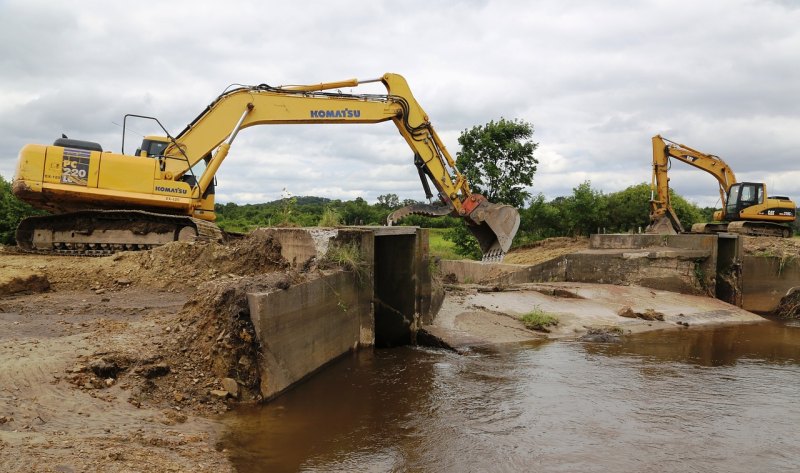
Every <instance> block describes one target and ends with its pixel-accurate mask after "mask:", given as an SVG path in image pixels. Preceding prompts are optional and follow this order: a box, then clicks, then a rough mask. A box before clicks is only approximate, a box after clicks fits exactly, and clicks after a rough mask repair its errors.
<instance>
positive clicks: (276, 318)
mask: <svg viewBox="0 0 800 473" xmlns="http://www.w3.org/2000/svg"><path fill="white" fill-rule="evenodd" d="M365 289H366V288H365V287H364V285H362V284H360V282H359V281H358V277H357V276H356V275H355V273H353V272H343V271H337V272H335V273H333V274H330V275H326V276H322V277H321V278H319V279H315V280H313V281H310V282H307V283H304V284H300V285H297V286H292V287H290V288H288V289H286V290H278V291H274V292H269V293H252V294H248V295H247V299H248V302H249V304H250V314H251V319H252V321H253V326H254V327H255V329H256V336H257V337H258V340H259V342H260V344H261V356H260V366H259V368H260V370H259V372H260V373H261V394H262V395H263V396H264V398H265V399H269V398H271V397H274V396H275V395H277V394H279V393H280V392H282V391H283V390H285V389H286V388H288V387H289V386H291V385H292V384H294V383H295V382H297V381H299V380H301V379H303V378H305V377H306V376H308V375H309V374H311V373H313V372H314V371H316V370H317V369H319V368H320V367H322V366H324V365H325V364H326V363H328V362H330V361H331V360H334V359H336V358H338V357H339V356H341V355H342V354H344V353H347V352H348V351H349V350H354V349H357V348H358V347H359V346H360V345H372V341H373V338H374V331H373V324H372V320H373V317H372V297H371V294H370V293H369V291H367V290H365Z"/></svg>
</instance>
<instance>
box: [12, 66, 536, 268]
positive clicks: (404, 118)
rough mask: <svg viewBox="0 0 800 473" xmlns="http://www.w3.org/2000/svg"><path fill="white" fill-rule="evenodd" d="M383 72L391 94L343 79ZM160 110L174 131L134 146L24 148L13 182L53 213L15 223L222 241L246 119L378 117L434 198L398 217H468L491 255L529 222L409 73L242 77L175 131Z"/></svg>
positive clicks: (41, 233)
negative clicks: (458, 162) (489, 184)
mask: <svg viewBox="0 0 800 473" xmlns="http://www.w3.org/2000/svg"><path fill="white" fill-rule="evenodd" d="M372 82H381V83H382V84H383V85H384V86H385V87H386V90H387V93H386V94H348V93H342V92H341V91H338V90H336V89H341V88H345V87H357V86H359V85H361V84H366V83H372ZM129 117H138V118H146V119H152V120H154V121H155V122H156V123H157V124H158V125H159V126H160V127H161V129H162V130H163V131H164V136H146V137H144V140H143V141H142V144H141V146H140V147H139V149H137V150H136V153H135V154H134V155H126V154H122V153H119V154H118V153H113V152H109V151H104V150H103V148H102V147H101V146H100V144H98V143H93V142H89V141H81V140H75V139H69V138H67V137H66V136H63V135H62V138H59V139H57V140H56V141H55V142H54V143H53V145H40V144H29V145H26V146H24V147H23V148H22V150H21V151H20V154H19V161H18V164H17V168H16V173H15V177H14V180H13V182H12V190H13V192H14V195H16V196H17V197H18V198H20V199H22V200H24V201H25V202H28V203H30V204H31V205H33V206H34V207H37V208H40V209H45V210H49V211H51V212H52V213H53V215H47V216H36V217H29V218H27V219H25V220H23V221H22V222H21V223H20V225H19V227H18V228H17V233H16V238H17V242H18V245H19V246H20V247H21V248H22V249H25V250H30V251H38V252H55V253H66V254H82V255H103V254H109V253H113V252H114V251H120V250H137V249H148V248H152V247H154V246H158V245H163V244H165V243H168V242H171V241H175V240H181V241H187V240H189V241H190V240H198V239H200V240H218V239H220V238H221V237H222V232H221V231H220V230H219V228H218V227H217V226H216V225H214V224H213V223H212V222H214V220H215V219H216V215H215V214H214V185H215V175H216V173H217V170H218V169H219V167H220V165H221V164H222V162H223V161H224V160H225V158H226V156H227V155H228V152H229V150H230V147H231V144H232V143H233V141H234V140H235V138H236V136H237V134H238V133H239V131H240V130H243V129H245V128H248V127H251V126H255V125H266V124H275V125H277V124H331V123H339V124H342V123H346V124H351V123H352V124H355V123H379V122H385V121H389V120H391V121H393V122H394V124H395V125H396V126H397V129H398V131H399V132H400V134H401V135H402V136H403V138H405V141H406V143H408V145H409V146H410V147H411V149H412V151H413V153H414V165H415V166H416V167H417V170H418V173H419V177H420V180H421V182H422V186H423V188H424V190H425V193H426V197H427V198H428V200H429V202H430V201H431V199H432V198H433V193H432V192H431V189H430V186H429V184H428V181H429V180H430V181H431V182H432V183H433V185H434V187H435V188H436V190H437V194H438V195H437V197H438V201H439V202H438V204H437V205H432V204H416V205H413V206H409V207H405V208H402V209H399V210H397V211H395V212H393V213H392V214H391V215H390V216H389V223H390V224H391V223H393V222H396V221H397V220H399V219H401V218H402V217H404V216H406V215H410V214H421V215H428V216H439V215H447V214H450V215H453V216H458V217H461V218H463V219H464V220H465V221H466V223H467V225H468V228H469V229H470V230H471V232H472V233H473V234H474V235H475V237H476V238H477V240H478V242H479V244H480V247H481V250H482V251H483V253H484V260H489V261H491V260H495V261H496V260H501V259H502V257H503V255H504V254H505V253H506V252H507V251H508V249H509V248H510V246H511V242H512V239H513V238H514V235H515V234H516V232H517V229H518V228H519V222H520V218H519V213H518V212H517V210H516V209H515V208H513V207H511V206H509V205H499V204H493V203H490V202H488V201H487V200H486V199H485V198H484V197H483V196H482V195H480V194H477V193H473V192H472V191H471V190H470V187H469V184H468V183H467V181H466V179H465V178H464V176H463V175H462V174H461V173H460V172H459V171H458V169H456V166H455V163H454V161H453V159H452V157H451V156H450V154H449V153H448V152H447V149H446V148H445V145H444V144H443V143H442V141H441V139H440V138H439V136H438V134H437V133H436V131H435V130H434V129H433V126H432V125H431V123H430V121H429V119H428V115H427V114H426V113H425V111H424V110H423V109H422V107H420V105H419V104H418V103H417V101H416V99H415V98H414V96H413V95H412V93H411V90H410V89H409V86H408V83H407V82H406V80H405V79H404V78H403V77H402V76H400V75H398V74H391V73H388V74H384V75H383V76H382V77H380V78H377V79H371V80H361V81H359V80H357V79H350V80H345V81H338V82H329V83H321V84H314V85H291V86H280V87H273V86H269V85H267V84H260V85H257V86H240V87H236V88H233V89H230V90H227V91H225V92H223V93H222V94H221V95H220V96H218V97H217V98H216V99H215V100H214V101H213V102H212V103H211V104H210V105H208V107H206V109H205V110H204V111H203V112H202V113H200V115H198V116H197V117H196V118H195V119H194V120H193V121H192V122H191V123H189V124H188V125H187V126H186V128H185V129H184V130H183V131H181V132H180V133H179V134H178V135H177V136H174V137H173V136H171V135H170V134H169V132H167V130H166V129H165V128H164V127H163V125H161V123H160V122H159V121H158V120H157V119H155V118H153V117H146V116H142V115H132V114H129V115H126V116H125V121H124V124H123V139H122V150H123V151H124V149H125V127H126V126H127V119H128V118H129Z"/></svg>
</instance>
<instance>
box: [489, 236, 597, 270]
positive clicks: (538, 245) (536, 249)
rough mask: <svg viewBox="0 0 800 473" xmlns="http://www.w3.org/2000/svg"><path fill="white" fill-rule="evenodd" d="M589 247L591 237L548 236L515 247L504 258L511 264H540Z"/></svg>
mask: <svg viewBox="0 0 800 473" xmlns="http://www.w3.org/2000/svg"><path fill="white" fill-rule="evenodd" d="M588 247H589V239H588V238H585V237H577V238H570V237H556V238H547V239H545V240H541V241H537V242H534V243H531V244H529V245H524V246H521V247H518V248H514V249H513V250H511V252H510V253H508V254H507V255H506V256H505V258H504V259H503V262H504V263H509V264H539V263H543V262H545V261H548V260H551V259H553V258H558V257H559V256H564V255H567V254H570V253H575V252H576V251H581V250H585V249H587V248H588Z"/></svg>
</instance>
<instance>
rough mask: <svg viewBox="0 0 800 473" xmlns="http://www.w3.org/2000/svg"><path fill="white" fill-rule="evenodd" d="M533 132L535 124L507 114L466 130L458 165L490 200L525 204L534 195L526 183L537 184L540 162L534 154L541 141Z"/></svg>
mask: <svg viewBox="0 0 800 473" xmlns="http://www.w3.org/2000/svg"><path fill="white" fill-rule="evenodd" d="M532 136H533V125H532V124H530V123H527V122H525V121H522V120H506V119H505V118H501V119H500V120H499V121H497V122H495V121H490V122H489V123H487V124H486V125H479V126H475V127H473V128H472V129H471V130H464V131H463V132H462V133H461V136H459V138H458V144H460V145H461V151H459V152H458V153H456V166H457V167H458V169H459V170H460V171H461V172H462V173H463V174H464V176H465V177H466V178H467V182H469V185H470V187H471V188H472V189H473V190H474V191H475V192H478V193H481V194H483V195H484V196H485V197H486V198H487V199H489V201H490V202H494V203H504V204H510V205H513V206H514V207H517V208H519V207H522V206H523V205H525V200H526V199H528V198H529V197H530V192H528V191H527V190H525V186H530V185H532V184H533V175H534V174H535V173H536V165H537V164H538V163H539V161H537V160H536V158H534V157H533V152H534V151H535V150H536V148H537V147H538V146H539V145H538V143H534V142H533V141H531V137H532Z"/></svg>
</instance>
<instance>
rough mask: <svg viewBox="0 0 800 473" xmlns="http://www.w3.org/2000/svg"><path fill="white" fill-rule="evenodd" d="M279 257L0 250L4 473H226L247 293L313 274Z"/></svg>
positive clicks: (191, 248) (251, 348)
mask: <svg viewBox="0 0 800 473" xmlns="http://www.w3.org/2000/svg"><path fill="white" fill-rule="evenodd" d="M285 268H286V263H285V261H283V260H282V258H281V256H280V247H279V245H277V244H275V242H273V241H272V240H271V239H268V238H265V237H264V236H263V235H262V236H254V237H248V238H244V239H242V240H239V241H237V242H235V243H233V244H232V245H229V246H222V245H218V244H191V243H180V242H179V243H172V244H169V245H166V246H164V247H161V248H157V249H155V250H152V251H147V252H135V253H120V254H116V255H113V256H109V257H102V258H85V257H83V258H81V257H68V256H42V255H34V254H25V253H20V252H18V251H17V250H16V249H14V248H7V247H6V248H1V249H0V288H1V289H0V296H2V297H0V360H3V361H2V363H0V470H1V471H61V472H67V471H74V472H78V471H154V472H155V471H157V472H161V471H218V472H225V471H232V467H231V466H230V464H229V461H228V459H227V458H226V454H225V453H226V452H224V451H222V450H221V447H219V446H218V445H217V439H216V432H217V431H218V428H219V423H218V421H217V420H216V419H217V416H218V415H219V414H222V413H225V412H227V411H228V410H230V409H231V408H232V406H234V405H235V404H238V403H242V402H252V401H256V400H257V399H258V397H257V394H256V393H257V391H254V390H252V389H251V388H252V387H253V386H257V385H258V376H259V374H258V372H257V368H256V366H257V365H256V364H255V363H254V357H255V353H256V348H255V344H254V336H253V332H252V326H250V325H249V316H248V315H249V314H247V306H246V300H245V298H244V294H245V293H246V292H247V291H248V290H251V289H260V290H264V289H267V288H270V287H274V288H285V287H288V286H290V285H291V284H294V283H296V282H298V281H300V280H303V278H308V277H311V276H309V275H299V274H295V273H292V272H287V271H286V270H285Z"/></svg>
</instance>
